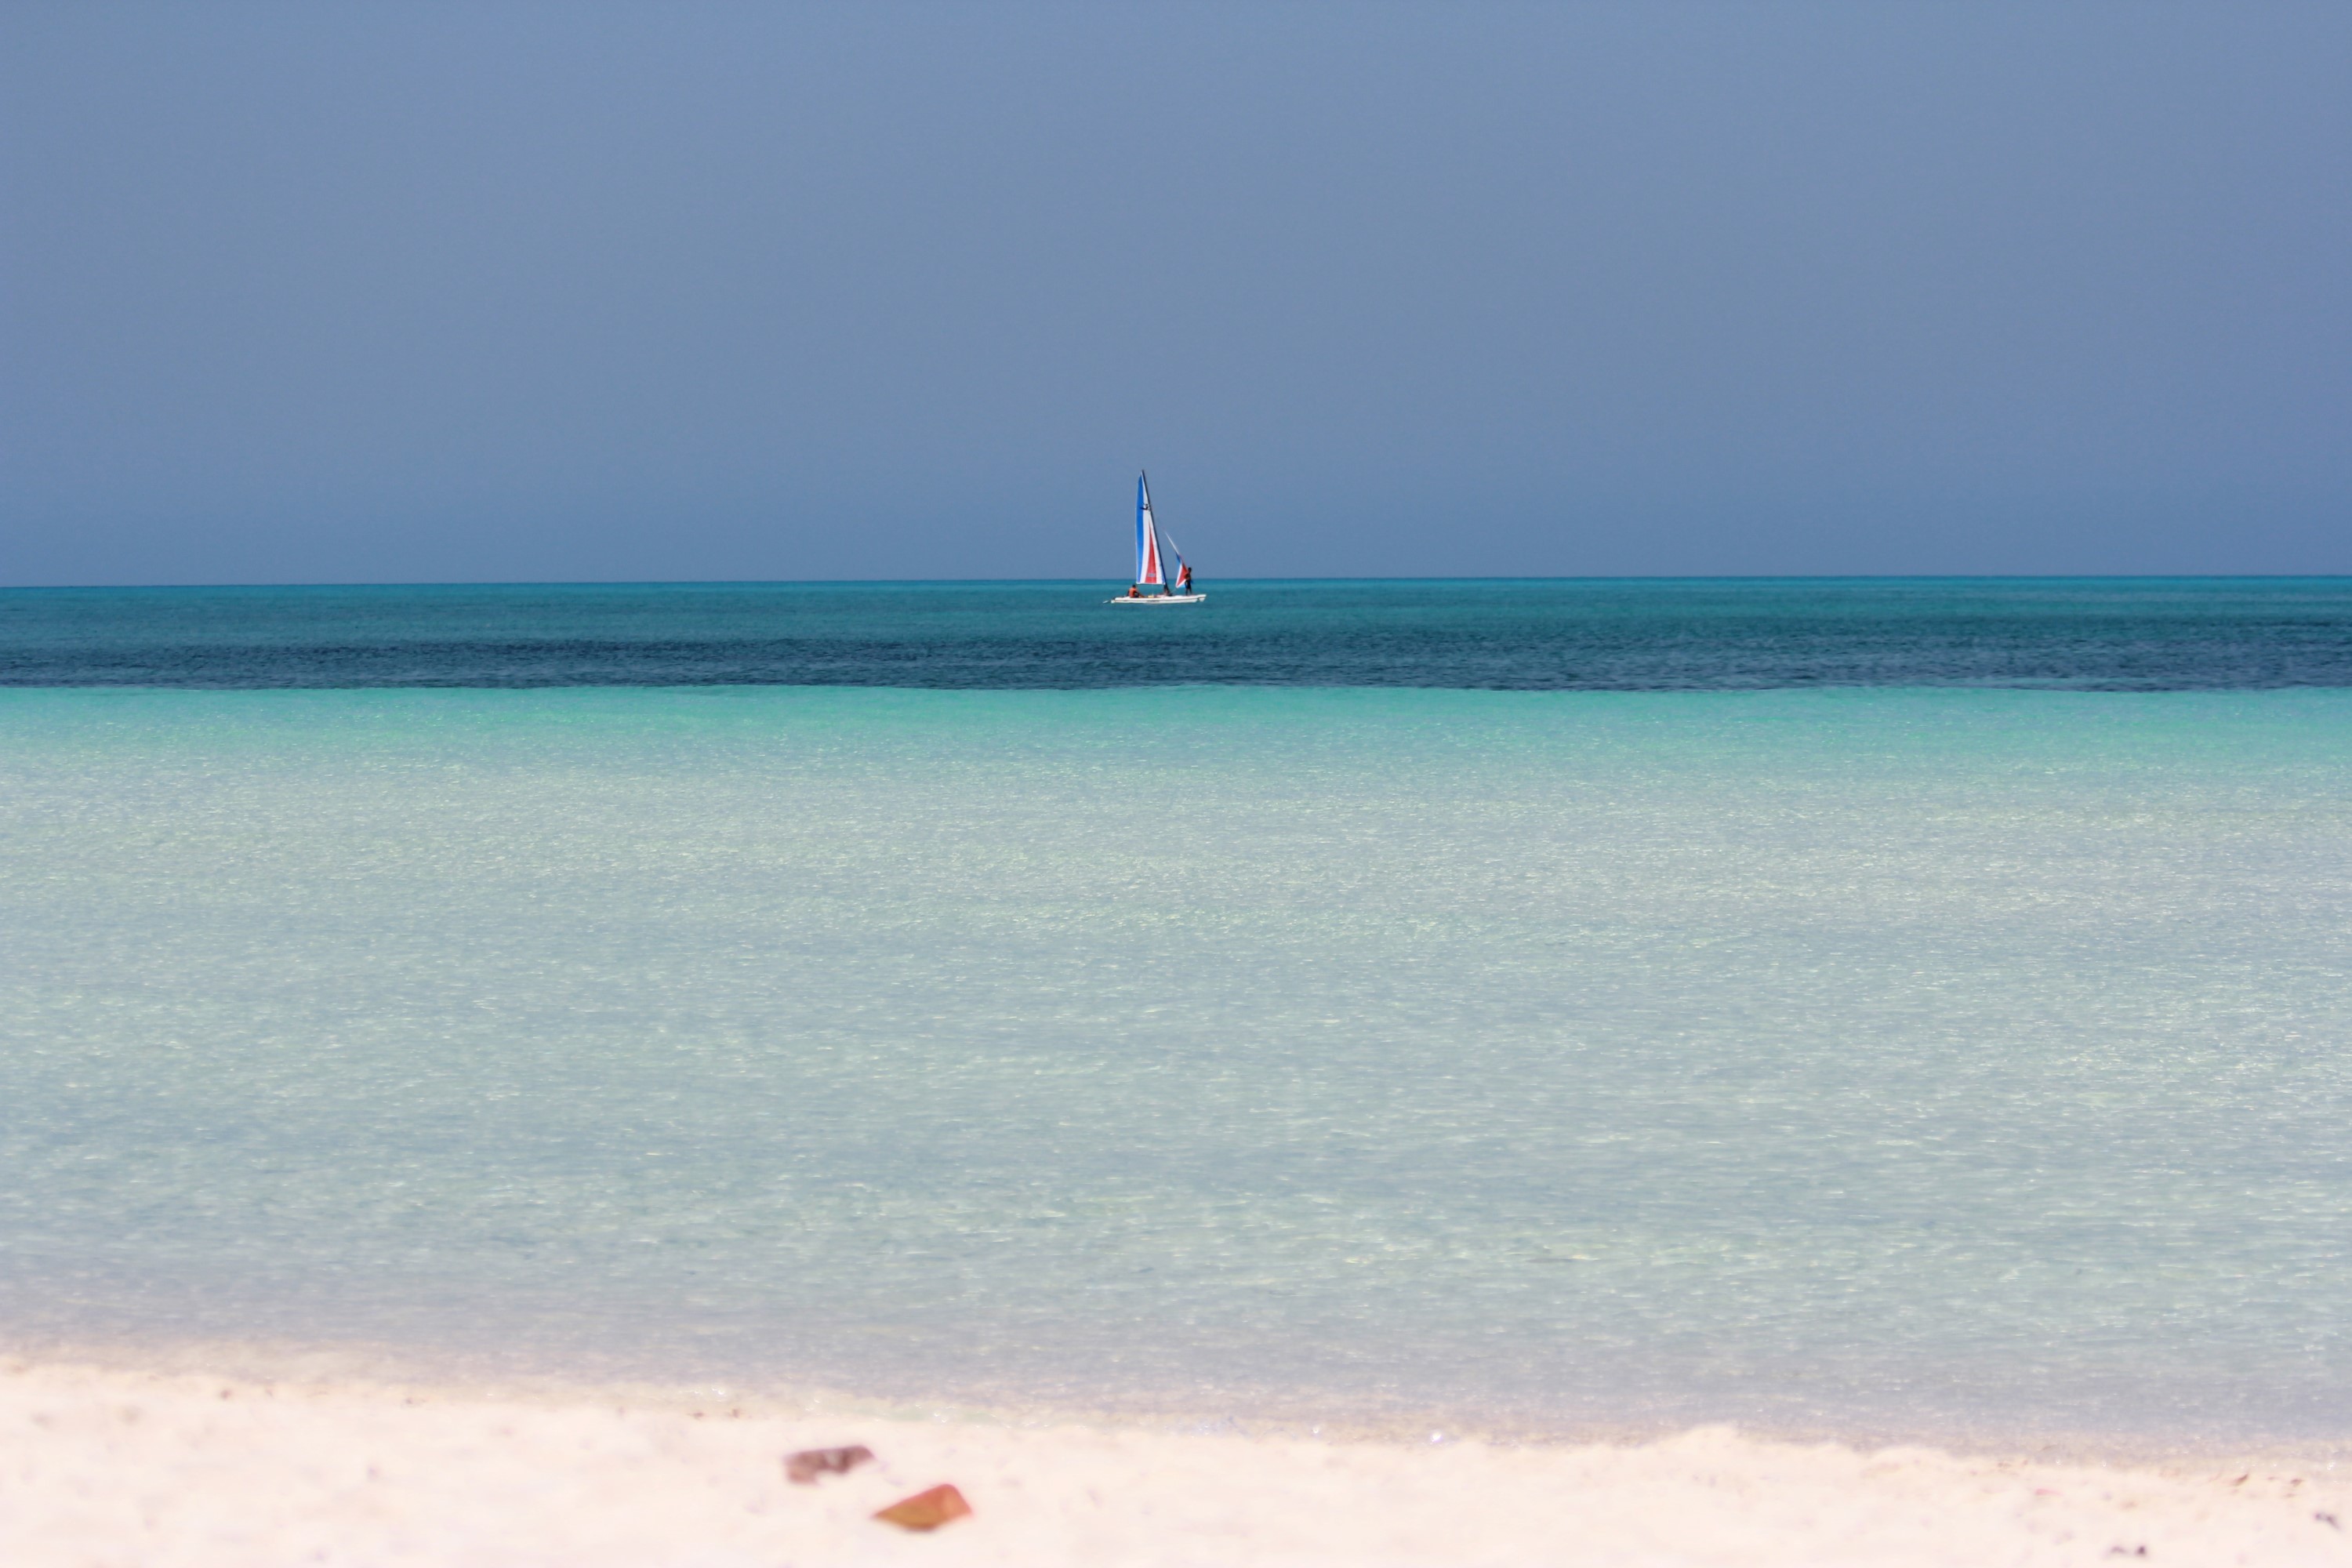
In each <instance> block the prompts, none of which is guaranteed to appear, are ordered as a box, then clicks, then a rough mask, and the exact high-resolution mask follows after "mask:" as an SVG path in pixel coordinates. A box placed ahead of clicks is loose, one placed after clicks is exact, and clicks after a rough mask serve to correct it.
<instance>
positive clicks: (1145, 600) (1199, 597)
mask: <svg viewBox="0 0 2352 1568" xmlns="http://www.w3.org/2000/svg"><path fill="white" fill-rule="evenodd" d="M1208 602H1209V595H1206V594H1138V595H1135V597H1133V598H1131V599H1130V598H1129V597H1128V596H1127V595H1125V594H1121V595H1119V596H1118V598H1116V599H1112V600H1110V601H1109V603H1111V604H1114V605H1205V604H1207V603H1208Z"/></svg>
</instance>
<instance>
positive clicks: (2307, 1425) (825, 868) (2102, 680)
mask: <svg viewBox="0 0 2352 1568" xmlns="http://www.w3.org/2000/svg"><path fill="white" fill-rule="evenodd" d="M1206 586H1207V588H1208V589H1209V592H1210V594H1211V599H1210V602H1209V603H1208V604H1207V605H1204V606H1202V607H1200V608H1198V609H1173V610H1141V611H1138V610H1128V609H1116V608H1108V607H1106V606H1104V605H1101V604H1100V603H1099V601H1100V600H1101V599H1102V598H1104V597H1105V596H1107V590H1106V589H1104V588H1102V587H1099V586H1090V585H1076V584H1014V585H1011V586H1002V585H994V584H982V585H964V586H961V587H958V586H953V585H904V584H898V585H842V586H807V587H801V586H787V587H762V586H744V587H732V586H715V587H695V586H680V587H661V588H641V587H640V588H605V587H581V588H561V587H552V588H539V587H520V588H509V587H478V588H451V589H396V588H386V589H248V590H141V591H112V590H75V591H28V590H17V591H9V592H5V593H0V687H5V689H0V1342H5V1343H6V1344H9V1345H13V1346H16V1347H31V1348H34V1349H38V1348H40V1347H43V1346H73V1347H87V1346H101V1347H105V1346H111V1347H116V1348H118V1349H120V1348H121V1347H132V1348H136V1347H138V1346H141V1345H153V1346H176V1345H184V1344H237V1345H250V1346H267V1347H277V1348H280V1349H292V1350H323V1351H330V1352H332V1351H338V1350H349V1351H352V1352H355V1353H356V1352H365V1353H367V1354H369V1355H377V1356H383V1357H388V1358H392V1359H394V1360H396V1361H399V1362H401V1363H403V1364H405V1365H411V1366H425V1367H440V1368H445V1369H448V1370H449V1371H451V1373H453V1375H454V1374H457V1373H465V1374H467V1375H476V1374H497V1375H507V1374H530V1375H551V1376H562V1377H570V1378H573V1379H576V1380H583V1381H597V1380H604V1381H611V1382H621V1381H635V1382H645V1383H654V1384H673V1385H680V1386H683V1385H687V1384H724V1385H726V1386H728V1387H730V1388H736V1389H759V1388H772V1389H777V1390H793V1389H809V1388H827V1389H842V1390H849V1391H853V1392H856V1393H858V1394H865V1395H867V1396H870V1397H874V1398H879V1399H886V1400H902V1401H909V1402H923V1401H935V1402H953V1403H957V1404H961V1405H982V1406H1003V1407H1007V1408H1013V1409H1032V1410H1034V1409H1044V1410H1056V1411H1066V1412H1079V1413H1085V1412H1113V1413H1127V1414H1131V1415H1134V1414H1139V1415H1152V1416H1155V1417H1157V1416H1168V1417H1171V1418H1174V1417H1182V1418H1185V1419H1193V1418H1214V1417H1219V1416H1225V1415H1231V1416H1234V1417H1236V1418H1239V1419H1243V1420H1245V1421H1246V1420H1257V1421H1293V1422H1299V1423H1305V1422H1307V1421H1328V1422H1335V1423H1342V1424H1354V1425H1356V1426H1368V1427H1373V1428H1381V1427H1395V1428H1399V1429H1402V1428H1405V1427H1408V1426H1411V1427H1413V1428H1415V1429H1419V1428H1420V1427H1422V1426H1425V1425H1440V1424H1442V1425H1444V1426H1448V1427H1449V1428H1454V1429H1463V1430H1475V1429H1481V1428H1484V1429H1490V1430H1496V1431H1510V1432H1516V1433H1522V1434H1536V1435H1570V1434H1575V1433H1580V1432H1592V1431H1603V1430H1608V1431H1615V1430H1633V1429H1658V1428H1662V1427H1665V1426H1678V1425H1684V1424H1688V1423H1692V1422H1699V1421H1735V1422H1738V1423H1741V1424H1744V1425H1748V1426H1754V1427H1758V1428H1759V1429H1764V1430H1769V1431H1786V1432H1829V1433H1840V1434H1853V1433H1871V1434H1885V1435H1895V1436H1920V1437H1928V1438H1947V1439H1956V1438H1958V1437H1959V1436H1968V1435H1977V1436H1988V1437H1998V1438H2001V1439H2014V1438H2021V1437H2025V1438H2031V1437H2034V1436H2085V1435H2090V1436H2108V1437H2114V1438H2117V1439H2148V1440H2163V1441H2168V1442H2175V1443H2181V1442H2189V1441H2206V1440H2210V1441H2215V1442H2239V1441H2277V1442H2305V1441H2315V1440H2324V1441H2328V1442H2341V1441H2344V1440H2346V1439H2352V1308H2347V1302H2352V1132H2347V1128H2352V1054H2347V1042H2352V582H2347V581H2342V580H2326V581H2301V582H2284V581H2276V582H2274V581H2261V582H2193V581H2162V582H2150V581H2114V582H2086V583H2063V582H2047V581H2030V582H1930V581H1905V582H1888V583H1842V582H1816V583H1754V584H1748V583H1690V584H1675V583H1643V584H1620V583H1582V584H1577V583H1568V584H1538V583H1468V584H1444V583H1410V584H1231V585H1226V584H1218V583H1215V582H1210V583H1208V584H1206Z"/></svg>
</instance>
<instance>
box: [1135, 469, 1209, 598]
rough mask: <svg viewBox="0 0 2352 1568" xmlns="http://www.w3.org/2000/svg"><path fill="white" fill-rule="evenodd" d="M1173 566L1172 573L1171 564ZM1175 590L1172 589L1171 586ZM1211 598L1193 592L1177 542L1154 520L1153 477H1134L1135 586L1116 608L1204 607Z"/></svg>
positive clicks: (1190, 579)
mask: <svg viewBox="0 0 2352 1568" xmlns="http://www.w3.org/2000/svg"><path fill="white" fill-rule="evenodd" d="M1170 563H1173V574H1172V575H1171V568H1170ZM1171 583H1172V584H1174V587H1172V588H1171V586H1170V584H1171ZM1208 598H1209V595H1206V594H1196V593H1194V592H1192V570H1191V568H1189V567H1187V566H1186V565H1185V564H1184V556H1183V553H1182V552H1181V551H1179V550H1178V549H1177V548H1176V542H1175V541H1174V540H1172V539H1171V538H1169V537H1168V536H1167V535H1166V534H1164V533H1162V532H1160V525H1159V524H1158V523H1157V522H1155V521H1152V517H1151V478H1150V475H1148V474H1138V475H1136V476H1135V585H1134V586H1133V587H1131V588H1129V589H1128V591H1127V592H1126V593H1124V594H1122V595H1119V596H1118V598H1116V599H1113V600H1112V601H1111V603H1112V604H1114V605H1201V604H1206V603H1207V602H1208Z"/></svg>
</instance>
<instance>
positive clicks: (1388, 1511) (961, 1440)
mask: <svg viewBox="0 0 2352 1568" xmlns="http://www.w3.org/2000/svg"><path fill="white" fill-rule="evenodd" d="M588 1397H589V1396H588V1395H586V1394H582V1395H580V1396H578V1398H577V1400H576V1402H571V1403H567V1402H564V1401H563V1400H561V1399H551V1398H548V1397H544V1396H541V1397H533V1398H530V1399H518V1398H502V1397H493V1396H490V1395H488V1394H457V1393H449V1392H434V1391H427V1390H423V1389H401V1388H395V1387H383V1386H373V1387H372V1386H365V1385H358V1384H346V1385H330V1384H311V1385H303V1384H291V1383H278V1384H272V1383H264V1382H257V1381H252V1380H249V1379H236V1380H232V1379H226V1378H218V1377H206V1376H203V1375H199V1374H195V1373H186V1372H174V1373H153V1374H146V1373H136V1372H130V1371H124V1370H121V1369H114V1368H98V1367H89V1366H73V1365H56V1364H38V1363H22V1362H16V1363H7V1364H6V1365H5V1368H0V1562H6V1563H11V1564H15V1565H18V1568H33V1565H41V1568H47V1565H52V1564H57V1565H63V1564H74V1565H89V1568H97V1565H101V1564H106V1565H112V1564H134V1563H135V1564H142V1565H164V1564H173V1565H176V1564H189V1565H194V1564H214V1563H220V1564H228V1563H236V1564H240V1565H256V1564H270V1563H501V1564H515V1563H565V1564H582V1565H584V1564H598V1563H615V1564H618V1563H630V1564H652V1563H662V1564H671V1563H675V1564H688V1563H692V1564H713V1565H718V1564H734V1563H746V1564H749V1563H759V1564H779V1563H1023V1564H1033V1565H1042V1564H1053V1563H1087V1564H1105V1563H1218V1564H1243V1563H1399V1564H1402V1563H1432V1564H1434V1563H1465V1564H1467V1563H1660V1564H1665V1563H1743V1564H1759V1563H1791V1564H1794V1563H1922V1564H1925V1563H1952V1564H1963V1563H1965V1564H1984V1563H2016V1564H2033V1563H2105V1562H2111V1561H2115V1560H2116V1559H2118V1558H2128V1559H2131V1560H2134V1561H2137V1560H2140V1558H2141V1557H2142V1554H2143V1553H2144V1554H2145V1557H2146V1559H2147V1561H2151V1562H2158V1563H2179V1564H2205V1563H2212V1564H2221V1563H2261V1564H2265V1565H2273V1564H2292V1563H2352V1531H2347V1530H2346V1529H2345V1528H2343V1526H2344V1525H2346V1524H2347V1523H2352V1475H2347V1472H2346V1471H2345V1470H2344V1469H2342V1468H2337V1467H2336V1466H2333V1465H2330V1464H2328V1463H2327V1462H2326V1461H2320V1462H2318V1463H2315V1464H2314V1465H2312V1466H2310V1467H2308V1472H2309V1473H2306V1469H2305V1468H2298V1467H2296V1466H2294V1465H2290V1464H2285V1463H2282V1462H2280V1461H2278V1460H2277V1459H2276V1458H2271V1459H2268V1460H2262V1459H2247V1460H2242V1461H2221V1460H2219V1459H2217V1458H2206V1459H2200V1460H2198V1461H2195V1462H2189V1463H2179V1464H2174V1465H2156V1466H2147V1467H2121V1466H2116V1467H2109V1466H2100V1465H2089V1464H2067V1463H2053V1462H2037V1461H2032V1460H2027V1459H2001V1458H1983V1457H1958V1456H1954V1455H1949V1454H1945V1453H1939V1452H1936V1451H1933V1450H1929V1449H1925V1448H1892V1449H1886V1450H1883V1451H1878V1452H1861V1451H1857V1450H1854V1449H1852V1448H1847V1447H1838V1446H1834V1445H1796V1444H1789V1443H1774V1442H1766V1441H1760V1440H1758V1439H1755V1438H1752V1437H1748V1436H1742V1435H1740V1434H1738V1433H1736V1432H1734V1431H1731V1430H1729V1429H1727V1428H1702V1429H1699V1430H1696V1431H1691V1432H1686V1433H1684V1434H1681V1435H1679V1436H1674V1437H1671V1438H1668V1439H1665V1440H1663V1441H1659V1442H1654V1443H1650V1444H1644V1445H1638V1446H1626V1447H1609V1446H1595V1447H1535V1446H1530V1447H1497V1446H1489V1445H1486V1444H1484V1443H1476V1442H1464V1441H1452V1440H1448V1441H1441V1442H1433V1443H1426V1442H1424V1443H1404V1442H1385V1443H1383V1442H1356V1441H1348V1442H1326V1441H1318V1440H1311V1439H1300V1438H1268V1437H1250V1436H1217V1435H1197V1434H1179V1433H1171V1432H1168V1431H1164V1430H1151V1429H1148V1428H1142V1427H1136V1428H1127V1429H1109V1428H1088V1427H1084V1426H1013V1425H1007V1424H1004V1423H1002V1422H990V1421H983V1420H974V1419H970V1418H956V1419H940V1420H924V1419H919V1418H909V1417H898V1418H891V1417H877V1416H872V1415H860V1416H849V1415H838V1416H830V1415H810V1414H805V1413H795V1414H792V1415H769V1414H762V1413H761V1412H759V1411H757V1410H745V1409H741V1408H740V1406H733V1407H720V1406H718V1405H714V1406H713V1407H712V1408H709V1409H704V1410H699V1411H698V1410H692V1409H685V1408H675V1407H661V1408H637V1409H632V1408H628V1407H625V1406H621V1405H612V1404H601V1403H600V1404H592V1403H588ZM847 1444H864V1445H866V1446H868V1447H871V1448H872V1450H873V1451H874V1454H875V1458H874V1460H873V1461H872V1462H871V1463H868V1464H864V1465H861V1466H860V1467H858V1468H856V1469H855V1470H853V1471H852V1472H851V1473H849V1474H846V1475H840V1476H826V1477H824V1478H823V1479H820V1480H819V1481H818V1482H817V1483H816V1484H814V1485H795V1484H793V1483H792V1482H791V1481H789V1480H788V1479H787V1477H786V1474H785V1468H784V1462H783V1461H784V1458H785V1457H786V1456H787V1455H788V1454H791V1453H793V1452H794V1451H797V1450H801V1449H805V1448H810V1447H835V1446H840V1445H847ZM942 1483H946V1484H950V1485H952V1486H954V1487H955V1488H957V1489H959V1491H960V1492H961V1494H962V1495H963V1496H964V1497H965V1498H966V1499H968V1500H969V1501H970V1503H971V1508H972V1510H973V1511H972V1513H971V1516H970V1517H968V1518H964V1519H961V1520H958V1521H954V1522H953V1523H950V1524H949V1525H947V1526H945V1527H944V1528H941V1529H939V1530H937V1531H932V1532H929V1533H924V1534H916V1533H909V1532H907V1531H900V1530H898V1529H896V1528H893V1527H892V1526H890V1525H887V1524H884V1523H880V1522H877V1521H876V1520H875V1519H874V1518H873V1515H874V1513H875V1512H876V1510H878V1509H881V1508H883V1507H886V1506H887V1505H889V1504H891V1503H893V1502H895V1501H897V1500H900V1499H902V1498H904V1497H907V1496H908V1495H910V1494H914V1493H917V1492H920V1491H923V1490H925V1489H929V1488H931V1487H934V1486H937V1485H940V1484H942Z"/></svg>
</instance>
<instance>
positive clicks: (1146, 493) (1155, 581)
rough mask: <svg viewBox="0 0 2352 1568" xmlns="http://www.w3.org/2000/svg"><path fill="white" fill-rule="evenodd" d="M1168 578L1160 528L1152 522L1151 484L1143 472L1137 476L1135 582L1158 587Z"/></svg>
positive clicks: (1140, 585)
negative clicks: (1162, 564)
mask: <svg viewBox="0 0 2352 1568" xmlns="http://www.w3.org/2000/svg"><path fill="white" fill-rule="evenodd" d="M1167 581H1168V579H1167V578H1166V577H1165V576H1164V575H1162V574H1161V573H1160V530H1159V529H1157V528H1155V527H1153V526H1152V522H1151V486H1150V481H1149V479H1148V478H1147V477H1146V476H1144V475H1142V474H1138V475H1136V476H1135V582H1136V585H1137V586H1138V587H1141V588H1158V587H1162V586H1164V585H1165V584H1167Z"/></svg>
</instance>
